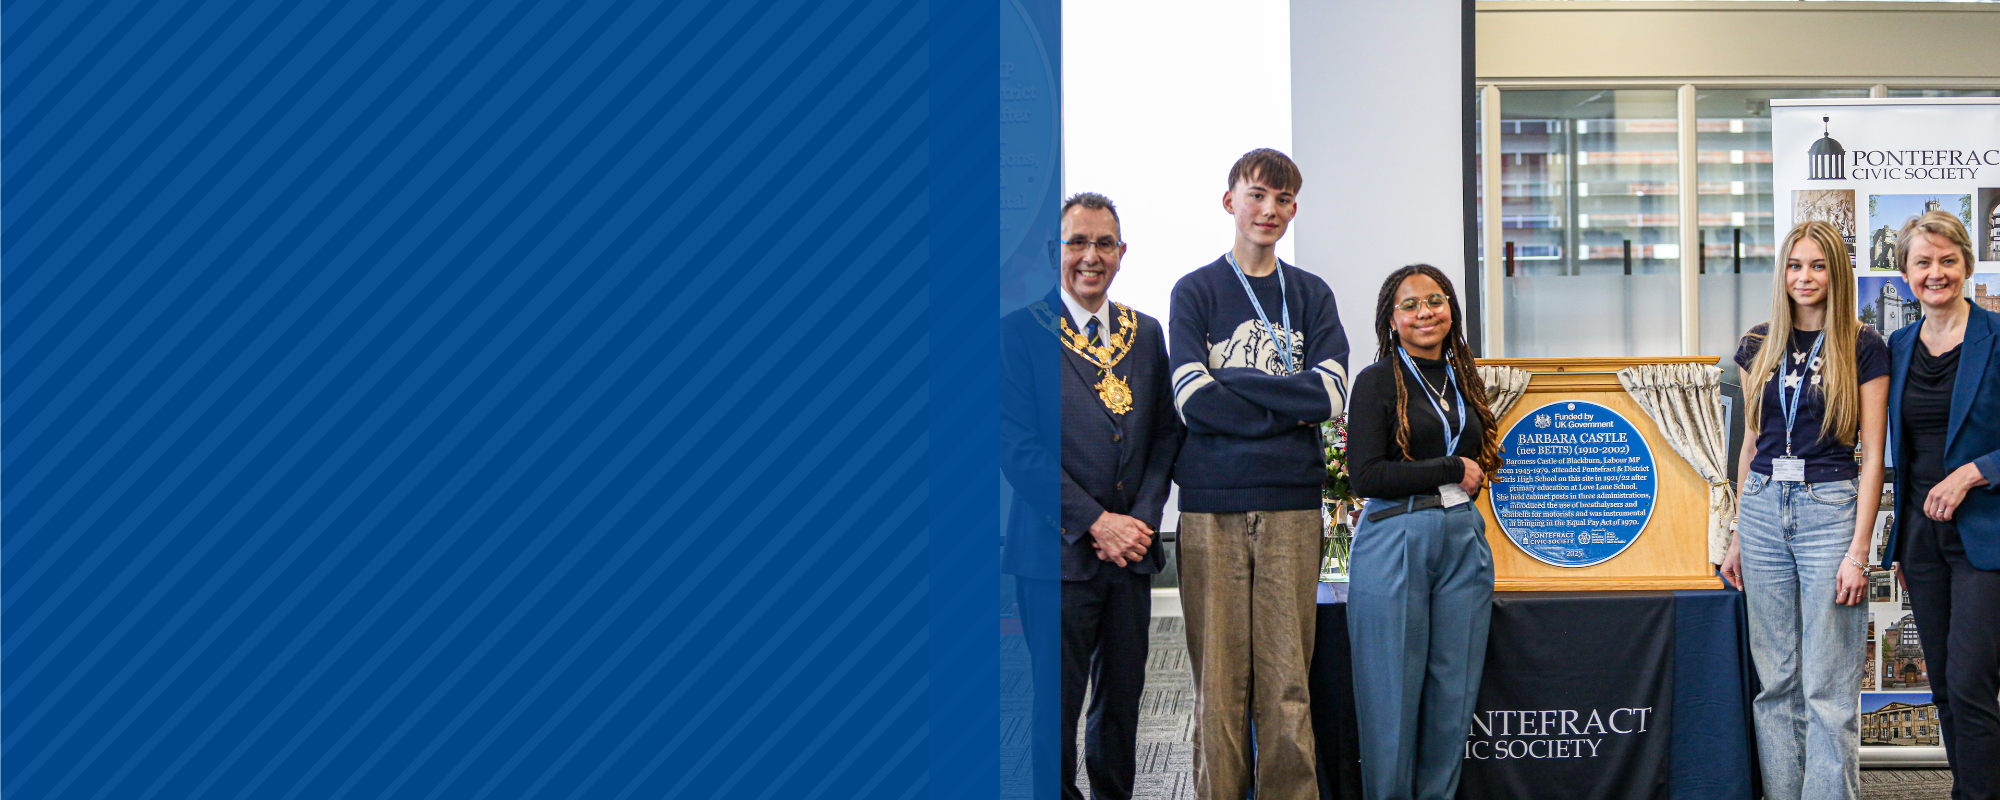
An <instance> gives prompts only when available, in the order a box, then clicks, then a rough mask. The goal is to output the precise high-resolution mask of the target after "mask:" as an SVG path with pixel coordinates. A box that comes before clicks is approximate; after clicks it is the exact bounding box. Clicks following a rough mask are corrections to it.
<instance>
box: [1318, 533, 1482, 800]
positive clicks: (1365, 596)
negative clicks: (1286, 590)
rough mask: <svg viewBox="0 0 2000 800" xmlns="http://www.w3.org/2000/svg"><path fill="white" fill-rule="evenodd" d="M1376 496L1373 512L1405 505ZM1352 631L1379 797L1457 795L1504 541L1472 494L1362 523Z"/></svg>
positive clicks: (1366, 776)
mask: <svg viewBox="0 0 2000 800" xmlns="http://www.w3.org/2000/svg"><path fill="white" fill-rule="evenodd" d="M1394 505H1395V504H1394V503H1391V502H1388V501H1383V500H1370V501H1368V508H1367V511H1369V512H1375V511H1380V510H1382V509H1383V508H1388V507H1391V506H1394ZM1353 552H1354V560H1353V567H1352V571H1351V575H1352V577H1351V579H1350V581H1349V583H1348V589H1347V631H1348V637H1349V639H1350V640H1351V641H1352V642H1353V648H1354V658H1353V663H1354V709H1355V718H1356V719H1360V720H1364V721H1365V723H1364V724H1363V725H1362V726H1361V729H1360V734H1361V785H1362V788H1363V789H1364V790H1365V792H1366V793H1367V796H1368V797H1369V798H1370V800H1450V798H1453V797H1456V796H1458V777H1459V770H1460V767H1461V766H1462V765H1463V764H1464V763H1465V761H1464V759H1465V738H1466V735H1467V734H1468V733H1469V732H1470V731H1471V729H1472V707H1473V704H1474V702H1476V701H1477V700H1478V699H1479V677H1480V673H1481V672H1482V671H1483V670H1484V669H1485V667H1486V631H1487V627H1488V626H1489V625H1490V624H1491V623H1492V621H1493V550H1492V548H1491V547H1490V546H1489V545H1487V543H1486V520H1485V518H1484V517H1481V516H1480V515H1479V510H1478V509H1477V508H1475V507H1474V506H1473V505H1472V504H1470V503H1467V504H1465V505H1461V506H1458V507H1457V508H1453V509H1449V510H1446V509H1428V510H1425V511H1418V512H1414V513H1409V514H1403V515H1401V516H1396V517H1390V518H1389V519H1385V520H1382V521H1381V522H1363V523H1361V528H1360V529H1359V530H1357V531H1355V533H1354V551H1353Z"/></svg>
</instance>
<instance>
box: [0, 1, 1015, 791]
mask: <svg viewBox="0 0 2000 800" xmlns="http://www.w3.org/2000/svg"><path fill="white" fill-rule="evenodd" d="M942 5H943V4H940V6H937V7H942ZM934 8H935V7H934V6H931V5H927V4H926V3H924V2H921V1H920V0H829V2H810V3H809V2H801V1H799V0H742V1H741V2H724V1H723V0H691V1H690V2H673V3H642V2H630V1H629V0H583V1H582V2H577V1H574V0H572V1H568V2H555V1H552V0H495V1H494V2H467V1H466V0H441V2H424V3H396V2H389V1H388V0H355V1H354V2H330V1H329V0H301V1H300V2H288V3H259V2H251V0H161V2H150V3H141V2H135V1H134V0H71V1H70V2H55V1H54V0H7V2H4V4H0V51H4V63H0V196H3V197H4V199H3V200H0V438H3V439H4V441H0V517H3V518H0V663H4V681H0V715H4V717H5V719H6V722H7V724H6V726H5V728H4V732H0V758H4V760H5V763H6V767H7V768H6V770H5V772H4V773H3V774H0V794H4V795H5V796H6V797H8V798H10V799H11V798H44V797H63V798H173V797H194V796H200V797H221V798H252V797H254V798H297V797H308V798H358V797H415V798H442V797H448V798H504V797H528V796H533V797H555V798H625V797H660V796H667V797H673V796H701V797H741V798H759V797H787V798H790V797H801V798H803V797H814V796H818V797H902V796H910V795H913V794H918V793H923V792H925V791H926V790H929V789H932V788H933V787H934V785H933V784H932V783H930V779H929V776H931V775H935V774H937V773H936V772H934V771H933V770H948V769H955V768H958V767H960V766H965V765H964V764H959V765H945V766H940V765H934V764H932V763H929V762H928V761H927V759H928V758H930V757H933V756H935V755H936V754H933V753H928V752H927V750H926V747H925V745H926V743H927V742H929V741H930V739H929V738H928V737H929V736H930V735H932V734H935V732H936V731H935V729H934V726H932V725H930V724H929V723H930V722H931V720H932V718H931V717H930V716H929V715H930V713H931V707H930V700H931V697H932V695H931V693H932V692H933V691H934V690H935V687H937V686H938V685H940V684H939V683H938V677H937V676H938V675H940V674H943V675H944V676H945V679H946V680H948V681H954V682H955V681H961V680H963V681H972V680H974V678H973V677H971V676H968V674H967V670H968V669H970V668H971V667H973V666H976V665H984V667H985V668H986V669H987V670H988V671H989V672H990V671H991V670H992V660H993V653H992V651H993V648H992V638H993V632H992V626H993V608H992V597H993V587H994V584H995V583H997V577H996V576H995V570H994V569H993V568H992V567H991V565H990V564H989V565H987V566H986V567H984V569H985V570H986V576H985V578H984V579H985V580H986V581H987V587H988V588H987V590H986V592H985V593H984V594H983V595H981V597H980V601H979V603H978V609H977V610H978V612H979V616H978V619H979V621H980V622H981V623H982V625H981V626H980V632H981V634H982V638H981V640H982V641H983V642H984V643H985V649H984V650H983V651H963V650H955V651H950V652H949V653H947V654H946V655H944V656H940V655H938V654H937V653H935V652H933V651H932V650H931V648H932V646H933V639H932V638H931V636H932V634H933V632H934V631H936V630H937V627H936V623H937V622H939V621H940V620H941V619H960V618H963V619H964V620H965V624H966V625H967V626H970V625H971V618H972V612H971V611H969V610H965V609H960V610H959V611H957V612H954V613H953V614H947V615H944V616H934V615H935V614H937V609H935V608H932V607H930V606H929V600H930V595H929V591H930V589H931V587H935V586H936V585H937V580H938V578H937V576H938V575H939V574H940V573H939V572H937V571H936V564H935V563H933V562H934V560H933V559H931V558H929V557H930V556H932V555H933V554H932V553H931V552H930V551H929V550H928V548H927V546H926V543H927V542H928V541H930V540H929V539H928V538H927V536H926V534H927V531H928V530H929V527H930V526H931V525H932V524H933V522H935V521H936V519H937V517H936V515H935V513H934V508H935V502H936V500H935V498H934V497H933V496H932V491H933V490H934V489H935V488H936V487H937V486H938V480H937V477H936V476H938V475H939V474H951V475H955V476H961V478H962V480H963V481H965V482H966V483H967V484H968V485H977V486H981V487H989V488H985V490H984V492H983V493H982V494H980V497H981V498H982V500H981V502H979V503H971V504H960V505H957V506H955V507H954V512H956V511H957V510H958V509H963V508H978V509H992V508H994V507H996V506H997V503H996V502H994V498H993V497H992V489H991V488H990V487H991V486H992V485H993V484H994V481H993V480H992V478H991V476H992V475H993V474H995V472H996V470H995V467H994V463H995V459H994V458H993V457H992V456H991V454H990V453H984V452H966V451H963V450H954V451H952V452H950V453H945V454H942V455H934V454H933V453H932V451H931V448H932V446H933V444H934V443H936V442H938V441H939V440H940V437H941V434H940V428H939V426H938V419H937V418H936V417H935V415H934V414H933V411H934V409H935V408H936V407H937V406H936V404H937V402H938V398H937V397H935V396H934V395H933V394H932V392H931V391H930V389H931V387H932V386H933V385H935V382H938V381H940V380H941V378H940V376H939V374H936V373H932V372H930V371H928V370H927V368H926V367H927V362H926V357H927V356H928V355H930V353H931V349H930V348H931V342H932V337H933V335H934V327H933V321H934V320H933V318H932V317H931V316H928V315H927V314H926V313H923V312H925V311H926V309H925V308H924V302H925V298H926V297H928V296H931V295H930V294H929V290H930V287H931V286H932V284H933V282H934V281H940V280H948V281H951V282H952V284H951V285H952V286H954V287H958V286H963V285H975V286H992V285H996V284H997V281H996V280H995V279H994V272H993V270H992V268H991V267H990V266H989V265H990V262H988V261H985V260H983V259H975V260H973V261H970V262H967V261H960V260H953V259H949V258H943V256H945V255H948V254H943V253H941V252H940V251H939V250H938V249H937V248H935V247H934V246H933V244H932V243H933V241H935V240H934V238H933V237H934V235H935V233H934V232H935V231H940V230H942V231H945V232H947V233H953V234H954V235H963V236H965V237H967V238H965V239H962V240H961V242H960V244H961V245H962V246H963V247H966V248H969V249H967V250H966V251H965V252H977V253H982V254H990V253H992V252H994V251H995V249H996V248H995V246H994V245H993V244H992V238H991V237H992V236H993V235H994V234H993V232H992V229H993V227H994V226H993V220H994V219H995V218H996V217H997V216H998V214H997V205H998V192H997V189H996V188H994V187H993V185H992V182H993V181H994V172H995V170H994V169H993V164H994V161H993V158H992V155H991V152H990V151H989V152H984V153H975V154H973V155H970V156H959V155H954V156H953V159H956V160H952V159H946V160H942V161H938V162H936V163H937V164H946V163H950V164H953V165H955V166H953V167H951V169H955V170H959V171H963V168H964V166H965V164H967V163H971V162H970V161H967V160H965V159H976V160H977V162H978V164H979V165H980V170H981V171H980V172H979V175H980V176H982V179H983V180H985V181H986V183H985V186H986V188H984V189H980V188H978V185H979V184H977V183H976V182H973V183H969V184H968V186H969V187H970V188H968V192H969V194H968V197H970V198H973V199H971V200H968V201H966V202H964V203H962V204H960V205H957V206H954V207H952V208H951V209H949V211H948V215H950V220H952V221H955V222H954V224H956V225H958V226H959V227H960V228H963V229H964V230H963V231H953V230H951V229H949V227H948V226H944V225H943V223H944V222H946V221H947V220H945V219H944V218H943V217H940V216H938V215H937V214H935V213H934V212H933V208H932V206H931V204H930V203H931V196H932V194H933V193H934V192H935V191H936V190H935V188H934V187H935V186H936V180H937V175H938V174H939V173H933V172H932V170H933V168H934V161H933V159H934V158H935V157H937V154H940V153H941V152H942V150H943V148H942V147H941V146H940V145H938V144H936V143H935V142H934V141H933V139H932V137H934V136H936V135H938V130H937V129H935V128H934V127H933V118H932V105H931V101H932V98H933V97H934V96H935V95H934V93H933V92H932V88H933V87H932V85H931V82H930V70H932V69H933V68H934V66H935V65H936V64H935V62H936V59H935V54H936V53H937V52H938V51H939V49H940V45H938V44H934V43H933V40H932V38H931V37H932V35H933V31H932V29H931V26H932V25H933V24H934V22H937V23H939V24H942V21H941V20H933V18H932V11H933V9H934ZM950 13H951V24H950V26H949V27H950V28H951V30H953V31H954V32H955V33H954V35H961V34H962V35H963V36H974V35H981V32H983V35H984V36H986V37H988V38H989V39H990V38H993V37H995V36H996V35H997V34H995V32H994V31H995V29H996V26H997V22H996V20H995V14H994V12H993V8H992V7H990V6H988V7H985V8H984V9H954V10H952V11H951V12H950ZM963 36H961V38H963ZM964 46H965V45H964V43H963V41H958V40H953V41H950V42H949V43H948V44H947V45H944V47H946V48H963V47H964ZM954 53H958V51H957V50H954ZM962 55H963V57H964V59H966V60H965V62H964V63H965V65H970V64H974V63H977V64H978V65H979V66H978V67H977V70H978V73H979V76H980V77H979V85H981V86H983V87H984V89H983V91H984V92H985V93H984V94H983V95H982V96H981V97H982V98H983V99H980V100H978V101H977V103H975V104H976V105H978V106H979V107H981V108H983V109H984V111H983V115H982V117H981V125H980V126H978V129H979V130H981V131H983V132H984V133H983V135H985V136H988V137H992V136H993V135H994V129H995V128H996V125H995V120H994V118H993V108H994V106H993V94H992V92H993V91H994V84H993V71H994V69H993V65H994V63H995V61H996V58H995V57H994V56H993V55H992V53H991V51H990V49H989V50H986V51H980V50H978V49H971V50H966V51H964V52H963V53H962ZM982 59H983V60H982ZM961 66H963V65H961ZM965 68H967V69H969V68H970V67H965ZM952 91H957V89H956V88H953V89H952ZM953 113H959V114H962V113H965V110H964V109H960V110H957V111H954V112H953ZM971 119H972V118H971V117H969V116H965V117H960V121H961V122H962V123H965V124H969V123H970V120H971ZM968 130H970V128H968ZM945 147H949V145H946V146H945ZM939 168H940V169H943V167H939ZM946 174H957V172H951V173H946ZM974 220H976V221H977V225H974V224H972V221H974ZM981 225H983V226H984V227H985V233H984V235H985V236H986V237H987V238H986V239H985V240H984V241H986V242H987V244H986V245H984V249H980V248H981V245H980V244H979V240H978V237H977V236H975V235H972V234H969V233H965V231H971V230H973V229H974V228H977V227H978V226H981ZM941 259H942V260H941ZM941 263H942V264H948V265H950V266H951V267H952V270H954V271H946V270H941V269H940V267H939V264H941ZM995 305H996V304H995V303H994V302H993V298H992V297H991V296H990V294H989V295H987V297H986V299H985V302H984V304H983V305H981V312H982V313H983V314H984V316H983V317H980V318H981V319H986V318H990V317H992V316H993V310H994V308H995ZM912 311H916V312H918V313H912ZM935 330H944V329H943V328H937V329H935ZM951 332H952V333H954V334H958V333H961V331H959V330H956V329H953V330H952V331H951ZM982 342H983V340H982V339H981V338H980V334H979V332H978V331H977V330H975V331H973V332H972V334H971V335H970V337H969V338H968V339H967V340H966V341H965V342H962V343H960V344H958V345H957V346H959V347H976V346H979V345H980V344H981V343H982ZM978 368H979V367H978V366H977V362H968V363H967V364H966V365H965V366H963V367H962V369H964V370H965V371H968V372H969V371H973V370H977V369H978ZM946 377H951V376H946ZM979 388H980V387H979V385H978V384H977V383H976V382H974V383H970V384H967V385H966V390H967V391H977V390H978V389H979ZM982 465H983V471H982ZM951 499H952V501H953V502H954V503H957V502H958V501H959V500H961V499H962V498H959V497H956V496H954V497H952V498H951ZM993 527H995V526H993V525H990V524H989V527H988V528H986V529H992V528H993ZM986 529H982V530H986ZM952 532H953V533H960V532H962V531H960V530H959V529H956V528H955V529H954V530H953V531H952ZM983 539H984V542H985V544H986V545H987V547H986V550H987V555H986V558H987V560H988V561H991V560H993V557H992V554H991V552H990V551H991V549H992V548H991V537H990V536H983ZM967 629H968V630H969V629H970V628H969V627H968V628H967ZM996 683H997V680H995V679H992V678H990V677H989V678H988V679H985V682H984V683H982V684H980V686H979V689H980V691H981V692H983V693H984V699H985V702H986V703H987V705H988V706H990V705H991V704H992V703H993V698H992V694H993V687H994V686H995V685H996ZM954 685H956V684H954ZM968 724H976V725H984V726H985V727H983V728H981V729H980V732H981V735H983V736H985V737H987V738H986V739H985V742H986V748H985V750H983V751H981V752H980V753H979V754H978V755H977V758H979V759H983V763H986V764H988V765H989V766H988V770H989V771H988V773H986V774H987V775H988V776H990V774H991V766H990V765H991V764H992V763H993V762H994V761H995V757H994V754H993V748H992V746H991V737H992V735H993V731H994V730H995V729H997V723H995V722H994V721H993V719H992V715H991V714H989V715H988V716H987V717H986V718H985V719H984V720H972V722H970V723H968ZM967 758H971V756H967ZM967 763H970V762H967Z"/></svg>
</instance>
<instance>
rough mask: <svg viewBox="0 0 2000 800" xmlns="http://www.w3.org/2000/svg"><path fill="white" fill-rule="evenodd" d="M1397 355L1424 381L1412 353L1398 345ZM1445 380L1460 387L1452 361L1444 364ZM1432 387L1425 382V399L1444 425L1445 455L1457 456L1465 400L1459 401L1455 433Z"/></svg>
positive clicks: (1462, 433) (1448, 384)
mask: <svg viewBox="0 0 2000 800" xmlns="http://www.w3.org/2000/svg"><path fill="white" fill-rule="evenodd" d="M1396 355H1399V356H1402V357H1403V364H1404V365H1405V366H1408V367H1409V368H1410V373H1411V374H1413V375H1416V376H1417V380H1418V381H1423V380H1424V373H1423V372H1422V371H1420V370H1418V369H1417V362H1415V361H1411V360H1410V351H1408V350H1404V349H1403V346H1402V345H1400V344H1399V345H1396ZM1444 379H1445V382H1446V383H1445V385H1447V386H1457V385H1458V374H1457V373H1456V372H1454V371H1453V370H1452V368H1451V361H1450V360H1446V361H1445V362H1444ZM1430 386H1431V385H1430V383H1429V382H1424V397H1425V398H1428V399H1429V400H1430V401H1431V410H1432V411H1436V412H1437V415H1438V422H1439V423H1442V424H1443V425H1444V454H1445V455H1447V456H1452V455H1457V454H1458V437H1460V436H1464V435H1465V398H1463V397H1460V398H1459V399H1458V431H1457V432H1453V431H1452V429H1451V420H1450V419H1448V418H1446V417H1445V415H1444V404H1443V403H1439V402H1438V399H1437V396H1436V395H1433V394H1431V389H1430ZM1461 394H1462V393H1461ZM1403 455H1406V456H1408V455H1410V454H1409V453H1404V454H1403Z"/></svg>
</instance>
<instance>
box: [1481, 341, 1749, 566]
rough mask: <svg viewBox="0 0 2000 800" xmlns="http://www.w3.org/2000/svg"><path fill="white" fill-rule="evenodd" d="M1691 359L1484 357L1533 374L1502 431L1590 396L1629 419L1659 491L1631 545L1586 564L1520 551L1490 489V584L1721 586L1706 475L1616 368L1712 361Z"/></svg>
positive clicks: (1486, 507) (1484, 507) (1485, 506)
mask: <svg viewBox="0 0 2000 800" xmlns="http://www.w3.org/2000/svg"><path fill="white" fill-rule="evenodd" d="M1716 361H1717V359H1716V358H1714V357H1712V356H1704V357H1694V358H1482V359H1479V360H1478V363H1479V364H1481V365H1493V366H1508V367H1515V368H1518V369H1525V370H1527V371H1528V372H1530V373H1533V375H1534V378H1533V379H1532V380H1530V381H1529V383H1528V390H1527V393H1526V394H1524V395H1522V397H1521V399H1520V401H1519V402H1516V403H1515V404H1514V407H1513V408H1511V409H1508V410H1507V415H1506V416H1504V417H1501V418H1500V431H1501V433H1502V434H1504V433H1506V431H1507V430H1508V429H1510V428H1512V427H1513V426H1514V422H1515V421H1516V420H1519V419H1521V418H1522V417H1525V416H1527V415H1529V414H1532V413H1534V412H1535V411H1536V410H1538V409H1540V408H1542V407H1543V406H1547V405H1549V404H1552V403H1561V402H1569V401H1588V402H1592V403H1597V404H1599V405H1602V406H1604V407H1606V408H1609V409H1611V410H1613V411H1616V412H1618V413H1620V414H1623V415H1624V416H1625V418H1626V419H1628V420H1631V422H1632V426H1633V427H1634V428H1637V429H1638V430H1639V433H1640V434H1641V435H1642V436H1644V437H1645V439H1646V446H1647V447H1649V448H1651V450H1652V452H1653V470H1654V476H1655V480H1656V486H1657V488H1658V494H1656V495H1655V496H1654V499H1653V517H1652V519H1651V520H1650V521H1649V522H1647V523H1646V527H1645V529H1644V530H1642V531H1641V532H1640V533H1639V537H1638V538H1637V539H1636V540H1634V541H1633V542H1632V545H1631V546H1630V547H1628V548H1626V549H1625V552H1623V553H1619V554H1618V556H1617V557H1615V558H1613V559H1611V560H1610V561H1606V562H1604V563H1602V564H1598V565H1595V566H1589V567H1577V568H1574V569H1572V568H1565V567H1555V566H1550V565H1548V564H1545V563H1542V562H1541V561H1538V560H1536V559H1535V558H1534V557H1533V556H1530V555H1528V554H1527V553H1525V552H1522V551H1521V548H1519V547H1518V546H1516V545H1515V544H1514V541H1513V540H1512V539H1509V538H1507V534H1506V532H1505V531H1502V530H1501V529H1500V523H1499V521H1498V520H1497V519H1495V518H1494V516H1493V500H1492V497H1491V493H1490V492H1489V493H1482V494H1481V495H1480V498H1479V513H1481V514H1483V515H1485V517H1486V539H1487V542H1488V543H1489V544H1491V545H1492V547H1493V576H1494V580H1493V584H1494V588H1495V589H1498V590H1500V591H1517V592H1518V591H1579V590H1585V591H1587V590H1606V591H1610V590H1639V589H1653V590H1660V589H1719V588H1722V581H1721V580H1720V579H1718V578H1716V577H1715V573H1714V570H1713V569H1712V568H1711V567H1710V566H1709V563H1708V532H1707V531H1708V482H1707V481H1704V480H1702V479H1701V476H1699V475H1696V474H1695V472H1694V468H1693V467H1690V466H1688V465H1687V462H1686V461H1683V460H1682V459H1681V457H1680V454H1679V453H1675V452H1674V450H1673V447H1672V446H1671V445H1669V444H1667V440H1666V437H1664V436H1662V435H1661V434H1660V429H1659V426H1657V425H1654V424H1653V420H1652V418H1651V417H1648V416H1646V411H1645V410H1644V409H1642V408H1640V407H1639V404H1638V402H1636V401H1634V400H1633V399H1632V397H1631V395H1628V394H1626V393H1625V387H1624V385H1622V384H1620V383H1619V382H1618V376H1617V374H1616V373H1617V371H1618V370H1620V369H1623V368H1625V367H1628V366H1633V365H1636V364H1714V363H1715V362H1716Z"/></svg>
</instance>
